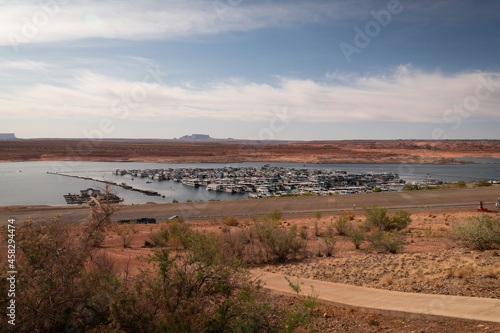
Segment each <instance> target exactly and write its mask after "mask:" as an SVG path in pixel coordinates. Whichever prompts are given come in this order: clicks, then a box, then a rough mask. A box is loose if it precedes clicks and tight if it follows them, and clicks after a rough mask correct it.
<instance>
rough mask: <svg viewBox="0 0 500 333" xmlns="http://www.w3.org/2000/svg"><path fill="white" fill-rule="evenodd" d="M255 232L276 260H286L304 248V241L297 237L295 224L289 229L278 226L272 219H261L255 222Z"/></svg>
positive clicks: (267, 251) (268, 252)
mask: <svg viewBox="0 0 500 333" xmlns="http://www.w3.org/2000/svg"><path fill="white" fill-rule="evenodd" d="M255 232H256V234H257V236H258V238H259V240H260V242H261V243H262V244H263V246H264V248H265V250H266V253H267V254H268V255H271V256H272V257H274V258H273V259H275V260H276V261H278V262H281V263H283V262H286V261H287V260H288V259H289V258H290V257H291V258H294V257H295V256H296V255H297V253H298V252H299V251H301V250H303V249H304V248H305V245H306V242H305V241H304V240H303V239H298V238H297V237H296V234H297V226H295V225H294V226H292V227H291V228H289V229H282V228H279V227H278V226H277V225H276V224H275V223H273V222H272V221H262V222H258V223H256V224H255Z"/></svg>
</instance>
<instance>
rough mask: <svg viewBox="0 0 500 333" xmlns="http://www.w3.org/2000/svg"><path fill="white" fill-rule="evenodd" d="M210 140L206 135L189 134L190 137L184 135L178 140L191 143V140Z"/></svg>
mask: <svg viewBox="0 0 500 333" xmlns="http://www.w3.org/2000/svg"><path fill="white" fill-rule="evenodd" d="M210 139H212V138H211V137H210V135H208V134H191V135H184V136H183V137H180V138H179V140H184V141H193V140H196V141H198V140H210Z"/></svg>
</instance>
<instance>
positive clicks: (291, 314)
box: [281, 277, 318, 333]
mask: <svg viewBox="0 0 500 333" xmlns="http://www.w3.org/2000/svg"><path fill="white" fill-rule="evenodd" d="M285 279H286V280H287V282H288V285H289V286H290V288H291V289H292V290H293V291H295V292H296V293H297V297H298V299H299V304H297V305H293V306H292V307H291V308H290V309H289V310H287V311H286V312H285V317H284V318H283V319H282V325H283V327H282V328H281V332H285V333H291V332H294V331H295V329H296V328H297V327H299V326H300V325H302V324H308V323H310V322H311V318H312V317H313V315H314V309H315V308H316V307H317V306H318V295H317V294H315V293H314V289H313V291H312V293H311V295H307V296H306V295H302V294H301V293H300V292H301V287H300V285H301V282H300V281H298V280H297V282H295V283H293V282H292V281H290V280H289V279H288V278H287V277H285Z"/></svg>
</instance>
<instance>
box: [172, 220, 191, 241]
mask: <svg viewBox="0 0 500 333" xmlns="http://www.w3.org/2000/svg"><path fill="white" fill-rule="evenodd" d="M168 232H169V234H170V242H171V245H172V246H173V247H177V246H176V245H177V244H180V245H182V246H183V247H187V245H188V242H189V238H190V235H191V233H192V230H191V227H190V226H189V224H187V223H181V222H178V221H177V220H174V221H173V222H172V223H170V224H168Z"/></svg>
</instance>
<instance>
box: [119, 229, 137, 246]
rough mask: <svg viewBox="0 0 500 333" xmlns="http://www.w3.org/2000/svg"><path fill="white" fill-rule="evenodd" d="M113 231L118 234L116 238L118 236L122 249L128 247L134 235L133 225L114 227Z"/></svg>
mask: <svg viewBox="0 0 500 333" xmlns="http://www.w3.org/2000/svg"><path fill="white" fill-rule="evenodd" d="M115 231H116V233H117V234H118V236H120V238H121V240H122V245H123V247H124V248H128V247H130V245H131V244H132V241H133V240H134V237H135V233H136V230H135V225H134V224H125V225H119V226H116V228H115Z"/></svg>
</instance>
